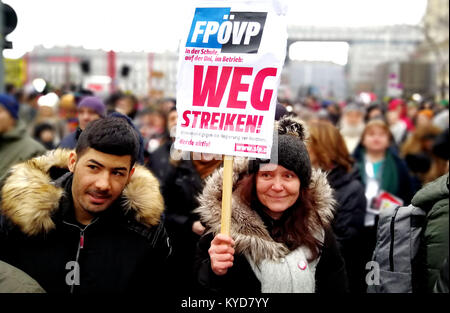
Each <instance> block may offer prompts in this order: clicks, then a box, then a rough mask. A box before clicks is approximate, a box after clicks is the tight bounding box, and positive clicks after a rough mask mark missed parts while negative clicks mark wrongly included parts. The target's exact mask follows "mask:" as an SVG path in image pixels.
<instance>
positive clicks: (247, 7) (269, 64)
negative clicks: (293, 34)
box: [175, 0, 287, 158]
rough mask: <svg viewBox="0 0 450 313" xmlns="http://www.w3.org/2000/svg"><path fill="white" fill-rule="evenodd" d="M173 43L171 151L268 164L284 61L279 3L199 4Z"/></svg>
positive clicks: (283, 10)
mask: <svg viewBox="0 0 450 313" xmlns="http://www.w3.org/2000/svg"><path fill="white" fill-rule="evenodd" d="M191 15H192V18H191V19H190V20H189V25H186V32H185V37H184V38H183V39H182V41H181V44H180V56H179V58H180V61H179V67H178V81H177V111H178V123H177V131H176V139H175V148H176V149H180V150H185V151H194V152H205V153H213V154H223V155H234V156H244V157H258V158H269V157H270V151H271V147H272V137H273V124H274V118H275V107H276V99H277V88H278V85H279V81H280V74H281V69H282V67H283V64H284V60H285V57H286V43H287V29H286V7H285V6H283V5H282V3H281V2H279V1H269V0H267V1H266V0H257V1H256V0H254V1H223V0H221V1H202V2H199V3H198V4H197V5H196V8H195V9H194V10H193V12H192V13H191Z"/></svg>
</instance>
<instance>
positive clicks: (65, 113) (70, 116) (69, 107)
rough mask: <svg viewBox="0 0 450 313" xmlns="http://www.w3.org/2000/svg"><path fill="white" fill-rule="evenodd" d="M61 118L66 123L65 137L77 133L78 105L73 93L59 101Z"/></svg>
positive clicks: (65, 95) (63, 96)
mask: <svg viewBox="0 0 450 313" xmlns="http://www.w3.org/2000/svg"><path fill="white" fill-rule="evenodd" d="M59 117H60V118H61V119H62V120H63V121H64V123H65V129H64V136H63V137H66V136H67V135H69V134H70V133H73V132H74V131H76V129H77V127H78V119H77V104H76V102H75V96H74V95H73V94H72V93H67V94H64V95H62V96H61V99H60V100H59Z"/></svg>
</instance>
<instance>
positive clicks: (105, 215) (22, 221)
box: [0, 117, 171, 293]
mask: <svg viewBox="0 0 450 313" xmlns="http://www.w3.org/2000/svg"><path fill="white" fill-rule="evenodd" d="M138 152H139V139H138V135H137V133H136V132H135V130H134V129H133V127H132V126H131V125H129V123H128V122H127V121H126V120H125V119H123V118H120V117H106V118H104V119H99V120H96V121H93V122H91V123H90V124H89V125H88V126H87V127H86V129H85V130H84V131H83V132H82V133H81V135H80V137H79V139H78V142H77V146H76V150H75V151H68V150H55V151H52V152H49V153H48V154H47V155H45V156H42V157H39V158H35V159H32V160H30V161H29V162H26V163H22V164H18V165H16V166H15V167H14V168H13V171H11V174H10V176H9V177H8V178H7V179H6V182H5V185H4V187H3V188H2V191H1V196H2V201H1V213H2V215H1V223H0V246H1V249H0V260H2V261H4V262H7V263H9V264H11V265H13V266H15V267H17V268H19V269H20V270H22V271H24V272H25V273H27V274H28V275H29V276H31V277H32V278H33V279H35V280H36V281H37V282H38V283H39V284H40V285H41V286H42V288H44V289H45V291H47V292H58V293H65V292H70V293H92V292H131V291H132V292H147V291H149V290H151V289H157V290H158V291H163V290H165V286H166V285H165V284H166V282H167V281H168V279H167V271H166V267H167V263H168V262H167V260H168V257H169V255H170V253H171V247H170V245H169V240H168V237H167V235H166V231H165V228H164V226H163V224H162V222H161V221H160V217H161V213H162V211H163V209H164V203H163V200H162V196H161V194H160V192H159V184H158V181H157V179H156V178H155V177H154V176H153V175H152V174H151V172H150V171H148V170H147V169H145V168H144V167H142V166H140V165H137V164H135V162H136V159H137V157H138Z"/></svg>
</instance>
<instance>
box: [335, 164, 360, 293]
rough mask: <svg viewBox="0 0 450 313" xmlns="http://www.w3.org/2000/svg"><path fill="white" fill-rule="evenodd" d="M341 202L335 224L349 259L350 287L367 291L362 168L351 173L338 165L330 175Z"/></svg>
mask: <svg viewBox="0 0 450 313" xmlns="http://www.w3.org/2000/svg"><path fill="white" fill-rule="evenodd" d="M327 179H328V182H329V183H330V186H331V188H333V189H334V196H335V198H336V201H337V205H336V207H335V209H336V211H335V215H334V219H333V222H332V227H333V231H334V234H335V236H336V240H337V242H338V245H339V248H340V251H341V253H342V256H343V258H344V260H345V264H346V270H347V274H348V277H349V285H350V290H351V291H352V292H363V291H364V290H365V288H366V286H365V281H364V276H365V258H363V257H362V256H361V248H362V247H364V242H362V240H361V236H362V231H363V229H364V216H365V214H366V204H367V200H366V196H365V190H364V186H363V185H362V183H361V181H360V176H359V172H358V169H357V168H355V169H353V170H352V171H351V172H347V171H346V169H345V168H343V167H335V168H334V169H333V170H332V171H331V172H330V173H329V174H328V176H327Z"/></svg>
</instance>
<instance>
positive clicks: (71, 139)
mask: <svg viewBox="0 0 450 313" xmlns="http://www.w3.org/2000/svg"><path fill="white" fill-rule="evenodd" d="M77 110H78V121H79V125H78V128H77V130H76V131H74V132H73V133H71V134H69V135H67V136H66V137H64V138H63V139H62V140H61V143H60V144H59V148H66V149H75V147H76V145H77V141H78V138H79V137H80V134H81V132H82V131H83V130H84V129H85V128H86V126H87V125H88V124H89V122H92V121H95V120H98V119H99V118H103V117H105V114H106V107H105V104H104V103H103V101H102V100H101V99H100V98H98V97H95V96H87V97H84V98H83V99H81V101H80V102H79V103H78V106H77Z"/></svg>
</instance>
